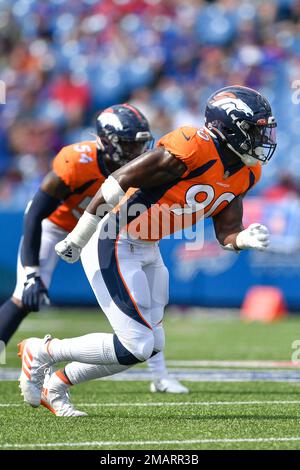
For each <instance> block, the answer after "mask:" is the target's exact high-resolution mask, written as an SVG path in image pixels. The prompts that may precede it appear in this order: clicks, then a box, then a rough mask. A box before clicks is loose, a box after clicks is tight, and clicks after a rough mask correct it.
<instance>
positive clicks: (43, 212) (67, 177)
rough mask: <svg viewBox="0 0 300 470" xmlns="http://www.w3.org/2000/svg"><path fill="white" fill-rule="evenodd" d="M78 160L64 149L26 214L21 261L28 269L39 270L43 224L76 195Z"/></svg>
mask: <svg viewBox="0 0 300 470" xmlns="http://www.w3.org/2000/svg"><path fill="white" fill-rule="evenodd" d="M73 162H74V159H72V153H71V152H70V148H69V147H64V148H63V149H62V150H61V151H60V152H59V153H58V154H57V156H56V157H55V158H54V160H53V164H52V167H53V171H51V172H50V173H48V175H46V177H45V179H44V181H43V182H42V185H41V187H40V189H39V190H38V192H37V193H36V195H35V196H34V198H33V200H32V201H31V202H30V203H29V205H28V208H27V210H26V212H25V219H24V237H23V244H22V251H21V261H22V264H23V265H24V266H38V265H39V253H40V247H41V234H42V221H43V219H45V218H46V217H49V215H51V214H52V212H54V211H55V210H56V209H57V207H58V206H59V205H60V204H61V201H62V200H64V199H66V197H68V195H69V194H70V192H71V191H72V186H73V184H74V183H73V181H74V179H75V178H74V163H73Z"/></svg>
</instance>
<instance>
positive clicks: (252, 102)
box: [205, 85, 277, 166]
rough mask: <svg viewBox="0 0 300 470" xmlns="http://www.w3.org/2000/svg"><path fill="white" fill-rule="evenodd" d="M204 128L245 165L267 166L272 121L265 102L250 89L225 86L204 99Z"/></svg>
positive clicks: (272, 136) (271, 149)
mask: <svg viewBox="0 0 300 470" xmlns="http://www.w3.org/2000/svg"><path fill="white" fill-rule="evenodd" d="M205 125H206V127H207V128H208V129H209V131H210V132H211V133H213V134H214V135H215V136H216V137H218V138H219V139H221V141H223V142H224V143H225V144H226V145H227V147H228V148H229V149H230V150H231V151H232V152H234V153H235V154H236V155H237V156H239V157H240V158H241V160H242V161H243V163H244V164H245V165H247V166H253V165H256V164H257V162H258V161H260V162H261V163H267V162H268V161H269V160H270V159H271V157H272V156H273V154H274V152H275V149H276V145H277V144H276V134H275V128H276V127H277V123H276V120H275V118H274V116H273V115H272V110H271V106H270V103H269V102H268V100H267V99H266V98H265V97H264V96H262V95H261V94H260V93H258V92H257V91H255V90H252V89H251V88H247V87H243V86H238V85H235V86H228V87H225V88H222V89H220V90H218V91H216V92H215V93H213V95H211V97H210V98H209V99H208V101H207V105H206V110H205Z"/></svg>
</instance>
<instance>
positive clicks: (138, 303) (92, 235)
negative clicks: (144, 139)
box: [20, 86, 276, 416]
mask: <svg viewBox="0 0 300 470" xmlns="http://www.w3.org/2000/svg"><path fill="white" fill-rule="evenodd" d="M205 117H206V123H205V124H206V125H205V127H204V128H202V129H197V128H193V127H181V128H179V129H177V130H175V131H173V132H171V133H169V134H167V135H166V136H164V137H163V138H162V139H160V141H159V142H158V145H157V148H156V149H154V150H150V151H148V152H146V153H145V154H143V155H141V156H139V157H138V158H136V159H135V160H133V161H131V162H129V163H127V164H126V165H125V166H123V167H121V168H120V169H118V170H117V171H115V172H114V173H113V174H112V175H110V176H109V177H108V178H107V179H106V180H105V182H104V183H103V184H102V186H101V188H100V190H99V191H98V193H97V194H96V196H95V197H94V198H93V200H92V201H91V203H90V204H89V205H88V207H87V209H86V211H85V212H84V214H83V215H82V217H81V218H80V220H79V222H78V224H77V226H76V227H75V228H74V230H73V231H72V232H71V233H69V235H68V236H67V237H66V238H65V239H64V240H63V241H61V242H59V243H58V244H57V245H56V251H57V253H58V254H59V256H60V257H61V258H62V259H64V260H65V261H67V262H70V263H73V262H75V261H77V260H78V259H79V257H80V255H81V260H82V264H83V266H84V269H85V272H86V275H87V277H88V279H89V282H90V284H91V286H92V288H93V290H94V292H95V295H96V297H97V299H98V302H99V304H100V306H101V308H102V309H103V311H104V312H105V314H106V316H107V318H108V319H109V321H110V324H111V326H112V328H113V330H114V334H103V333H94V334H90V335H86V336H82V337H79V338H71V339H63V340H59V339H56V338H54V339H52V338H51V336H50V335H47V336H46V337H45V338H44V340H43V339H38V338H29V339H28V340H25V341H24V342H22V343H21V345H20V355H21V357H22V366H23V368H22V373H21V378H20V384H21V390H22V393H23V396H24V399H25V401H26V402H28V403H30V404H31V405H34V406H37V405H38V404H39V403H40V400H41V403H42V404H43V405H44V406H46V407H47V408H49V409H50V410H51V411H52V412H54V413H55V414H57V415H59V416H64V415H69V416H80V415H83V414H84V413H83V412H80V411H78V410H76V409H75V408H74V407H73V406H72V404H71V403H70V400H69V396H68V393H67V391H68V388H69V386H70V385H71V384H78V383H81V382H84V381H86V380H91V379H94V378H99V377H104V376H107V375H112V374H115V373H117V372H120V371H123V370H125V369H127V368H128V367H131V366H132V365H133V364H136V363H138V362H143V361H146V360H147V359H149V358H150V357H151V356H153V355H155V354H156V353H157V352H159V351H162V350H163V348H164V331H163V327H162V320H163V314H164V306H165V303H166V302H167V297H168V294H167V291H168V273H167V269H166V267H165V266H164V263H163V261H162V258H161V256H160V252H159V247H158V242H157V240H158V239H159V238H161V236H162V235H166V234H167V231H166V228H165V227H164V226H162V227H159V228H158V229H157V230H156V236H153V235H152V233H153V231H152V230H151V235H150V236H149V231H147V230H144V231H143V230H139V229H138V227H141V226H143V227H146V228H147V229H148V227H149V225H151V224H153V222H154V225H157V224H159V218H157V217H155V214H156V208H157V207H159V208H163V210H164V211H166V212H168V214H169V219H171V223H170V224H167V225H168V227H167V229H168V230H170V231H172V230H173V227H175V226H176V219H178V218H179V219H183V228H185V224H186V223H188V224H191V223H193V222H194V221H196V220H197V219H199V217H203V216H204V217H212V218H213V222H214V227H215V233H216V238H217V240H218V242H219V243H220V245H221V246H222V247H223V248H224V249H226V250H232V251H237V252H238V251H240V250H244V249H257V250H265V249H266V248H267V246H268V243H269V234H268V229H267V228H266V227H265V226H263V225H261V224H260V223H255V224H252V225H250V226H249V227H247V228H244V227H243V223H242V216H243V202H242V199H243V197H244V195H245V194H246V193H247V192H248V191H249V189H250V188H251V187H252V186H253V185H254V184H255V183H256V182H257V181H258V180H259V178H260V175H261V165H262V164H265V163H267V162H268V161H269V160H270V158H271V157H272V155H273V154H274V151H275V148H276V141H275V128H276V121H275V118H274V117H273V115H272V111H271V107H270V104H269V103H268V101H267V99H266V98H264V97H263V96H262V95H261V94H260V93H258V92H257V91H255V90H252V89H249V88H246V87H240V86H231V87H226V88H224V89H221V90H218V91H217V92H216V93H214V94H213V95H212V96H211V97H210V98H209V100H208V103H207V106H206V111H205ZM107 210H109V212H108V213H107ZM153 214H154V215H153ZM185 214H194V215H195V217H194V219H192V220H190V218H189V219H185V218H184V215H185ZM186 220H187V222H186ZM99 222H100V223H99ZM154 228H157V227H154ZM60 361H73V362H69V363H68V364H67V365H66V367H65V368H64V369H61V370H60V371H58V372H56V373H53V374H52V375H51V376H50V377H49V379H48V381H47V385H46V387H45V389H44V390H43V392H42V383H43V369H44V368H45V367H49V366H51V365H52V364H55V363H57V362H60ZM75 361H76V362H75Z"/></svg>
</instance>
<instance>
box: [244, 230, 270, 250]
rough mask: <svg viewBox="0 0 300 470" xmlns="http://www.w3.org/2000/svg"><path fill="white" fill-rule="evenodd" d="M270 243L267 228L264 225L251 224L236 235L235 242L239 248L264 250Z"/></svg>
mask: <svg viewBox="0 0 300 470" xmlns="http://www.w3.org/2000/svg"><path fill="white" fill-rule="evenodd" d="M269 243H270V240H269V230H268V229H267V227H266V226H265V225H261V224H251V225H249V227H247V228H246V229H245V230H243V231H242V232H240V233H239V234H238V235H237V237H236V244H237V246H238V248H239V249H240V250H245V249H255V250H260V251H264V250H266V249H267V248H268V246H269Z"/></svg>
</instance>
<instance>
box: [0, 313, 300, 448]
mask: <svg viewBox="0 0 300 470" xmlns="http://www.w3.org/2000/svg"><path fill="white" fill-rule="evenodd" d="M165 327H166V332H167V349H166V358H167V360H169V361H173V362H171V364H172V365H173V368H170V371H171V372H173V371H174V373H175V371H176V372H177V374H179V375H180V371H185V372H186V371H187V367H186V366H185V368H184V369H183V368H181V369H178V365H177V366H174V364H176V363H175V362H174V361H182V360H186V361H204V360H209V361H216V362H215V363H214V364H210V365H209V366H207V367H205V366H204V363H203V364H201V363H197V362H190V364H189V370H192V371H194V372H196V374H198V375H197V376H195V378H194V379H193V380H194V381H192V382H184V383H185V384H186V385H188V386H189V388H190V394H189V395H178V396H174V395H166V394H151V393H150V392H149V391H148V390H149V382H148V381H147V380H146V381H145V380H143V381H127V380H125V379H124V380H122V381H96V382H92V383H88V384H83V385H80V386H78V387H77V388H76V387H74V389H73V390H72V398H73V401H74V403H76V404H77V405H78V408H79V409H82V410H84V411H86V412H87V413H88V417H86V418H82V419H72V418H56V417H55V416H54V415H52V414H50V413H49V412H48V411H47V410H45V409H42V408H39V409H32V408H30V407H28V406H26V405H25V404H23V403H22V400H21V397H20V395H19V390H18V384H17V382H16V381H1V382H0V449H12V448H17V449H32V448H35V449H45V448H51V449H56V448H57V449H64V448H69V449H70V448H75V449H300V381H299V382H297V378H296V379H293V381H291V382H288V381H285V379H284V374H286V373H287V372H293V373H294V374H295V370H294V371H291V370H289V369H284V365H282V367H281V366H280V365H278V364H275V362H276V361H287V362H289V361H291V354H292V348H291V344H292V342H293V341H294V340H296V339H300V317H289V318H288V319H287V320H284V321H282V322H278V323H274V324H271V325H262V324H245V323H242V322H241V321H240V320H239V319H238V318H237V317H235V316H226V317H223V316H219V317H218V316H216V315H212V316H205V317H203V316H199V315H194V316H190V315H186V316H184V317H183V316H178V315H173V314H172V315H171V314H169V315H168V314H167V315H166V321H165ZM94 331H110V329H109V326H108V324H107V322H106V320H105V319H104V317H103V316H100V315H99V314H97V313H95V312H93V311H82V312H79V311H76V312H74V311H72V312H71V311H65V310H64V311H58V310H53V311H51V312H46V313H43V314H41V315H32V316H30V317H29V318H28V319H27V320H26V321H25V322H24V323H23V325H22V328H21V329H20V331H19V332H18V334H16V335H15V337H14V338H13V340H12V342H11V343H10V345H9V348H8V351H7V364H6V366H2V367H1V368H0V372H1V371H2V372H3V370H4V368H5V367H6V368H15V367H18V366H19V362H18V359H17V357H16V344H17V342H18V341H19V339H21V338H24V337H28V336H33V335H34V336H43V335H44V334H45V333H51V334H52V335H55V336H57V337H71V336H76V335H81V334H84V333H89V332H94ZM249 360H251V361H258V362H257V366H255V365H252V366H251V367H250V366H249V365H247V363H245V367H243V366H242V365H241V364H240V365H239V367H238V368H237V367H236V364H235V363H234V362H232V364H231V363H229V364H227V365H226V367H225V366H224V365H222V363H221V362H220V361H240V362H242V361H249ZM259 361H274V363H271V362H270V364H269V366H266V365H263V366H264V367H263V368H262V365H260V362H259ZM178 364H180V362H178ZM199 364H200V365H199ZM174 367H177V369H174ZM179 367H180V365H179ZM208 367H209V371H210V373H212V376H213V377H214V378H213V381H202V380H201V374H204V373H207V372H208ZM246 367H248V369H247V370H248V371H249V374H250V378H249V379H247V381H245V379H243V381H242V379H241V380H240V379H239V377H242V375H239V374H242V372H243V371H245V370H246ZM249 367H250V369H249ZM266 368H267V369H268V371H270V370H273V371H274V370H275V371H276V372H280V370H281V369H282V374H283V379H282V380H283V381H280V382H276V381H269V380H266V379H264V380H260V381H257V376H256V375H255V374H257V373H258V372H259V371H261V370H263V371H265V369H266ZM140 369H141V371H142V372H143V371H144V370H145V369H144V368H143V367H141V366H140ZM242 369H243V370H242ZM132 370H133V369H132ZM232 373H235V374H236V375H235V376H233V375H232ZM296 373H297V372H296ZM216 374H217V375H216ZM218 374H220V377H221V378H220V380H218ZM251 374H252V375H251ZM297 374H298V373H297ZM0 376H1V374H0ZM183 376H184V375H183ZM197 377H198V378H199V377H200V379H199V380H198V379H197ZM224 377H225V380H226V381H224ZM287 377H288V376H287ZM144 378H145V377H144ZM146 378H147V377H146ZM287 380H289V378H287ZM298 380H300V371H299V377H298Z"/></svg>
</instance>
